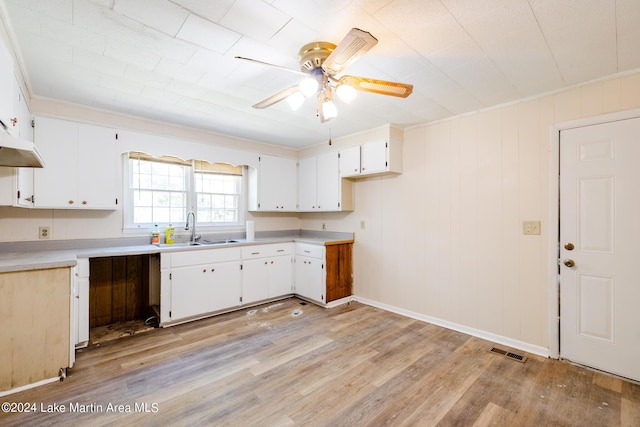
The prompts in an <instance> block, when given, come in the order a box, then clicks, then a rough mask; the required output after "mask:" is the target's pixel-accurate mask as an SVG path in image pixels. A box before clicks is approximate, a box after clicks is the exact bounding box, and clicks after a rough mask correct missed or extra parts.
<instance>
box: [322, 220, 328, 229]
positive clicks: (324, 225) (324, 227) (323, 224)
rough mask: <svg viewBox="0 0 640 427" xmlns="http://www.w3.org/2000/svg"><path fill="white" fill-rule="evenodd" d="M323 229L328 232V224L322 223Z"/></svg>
mask: <svg viewBox="0 0 640 427" xmlns="http://www.w3.org/2000/svg"><path fill="white" fill-rule="evenodd" d="M322 229H323V230H326V229H327V224H325V223H324V222H323V223H322Z"/></svg>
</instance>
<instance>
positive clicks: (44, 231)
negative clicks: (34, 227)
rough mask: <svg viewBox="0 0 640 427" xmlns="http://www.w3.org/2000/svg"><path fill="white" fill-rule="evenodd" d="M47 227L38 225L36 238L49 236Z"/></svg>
mask: <svg viewBox="0 0 640 427" xmlns="http://www.w3.org/2000/svg"><path fill="white" fill-rule="evenodd" d="M49 235H50V234H49V227H39V228H38V238H39V239H48V238H49Z"/></svg>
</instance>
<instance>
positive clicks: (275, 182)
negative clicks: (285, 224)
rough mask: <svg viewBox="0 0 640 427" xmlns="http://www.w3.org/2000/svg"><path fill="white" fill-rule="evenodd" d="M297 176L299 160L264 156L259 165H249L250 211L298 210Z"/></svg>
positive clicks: (261, 156)
mask: <svg viewBox="0 0 640 427" xmlns="http://www.w3.org/2000/svg"><path fill="white" fill-rule="evenodd" d="M297 175H298V166H297V161H296V159H289V158H284V157H277V156H269V155H264V154H262V155H260V157H259V160H258V168H257V169H254V168H249V210H250V211H265V212H295V211H296V205H297V198H298V197H297V191H298V186H297V182H298V180H297Z"/></svg>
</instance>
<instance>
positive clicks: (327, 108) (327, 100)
mask: <svg viewBox="0 0 640 427" xmlns="http://www.w3.org/2000/svg"><path fill="white" fill-rule="evenodd" d="M318 98H319V101H320V120H321V121H322V122H326V121H328V120H331V119H333V118H335V117H336V116H337V115H338V109H337V108H336V104H335V103H334V102H333V99H331V96H330V95H329V96H326V94H325V92H323V93H321V94H320V95H319V97H318Z"/></svg>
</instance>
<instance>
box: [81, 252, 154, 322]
mask: <svg viewBox="0 0 640 427" xmlns="http://www.w3.org/2000/svg"><path fill="white" fill-rule="evenodd" d="M89 269H90V273H89V274H90V281H89V327H90V328H94V327H96V326H103V325H110V324H112V323H117V322H124V321H127V320H134V319H140V318H142V317H144V316H145V315H146V314H147V313H146V310H147V307H148V306H149V255H130V256H118V257H105V258H91V259H90V260H89Z"/></svg>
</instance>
